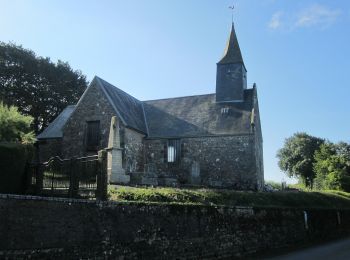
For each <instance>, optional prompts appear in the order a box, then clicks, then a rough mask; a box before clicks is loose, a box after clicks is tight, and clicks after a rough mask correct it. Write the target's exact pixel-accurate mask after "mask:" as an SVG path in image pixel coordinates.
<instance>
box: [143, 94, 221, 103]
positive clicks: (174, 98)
mask: <svg viewBox="0 0 350 260" xmlns="http://www.w3.org/2000/svg"><path fill="white" fill-rule="evenodd" d="M210 95H215V93H211V94H199V95H191V96H182V97H171V98H160V99H149V100H143V101H141V102H142V103H143V102H149V101H158V100H168V99H179V98H189V97H200V96H210Z"/></svg>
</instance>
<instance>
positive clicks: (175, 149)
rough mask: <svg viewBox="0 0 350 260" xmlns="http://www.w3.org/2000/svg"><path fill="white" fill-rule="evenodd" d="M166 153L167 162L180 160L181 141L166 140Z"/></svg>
mask: <svg viewBox="0 0 350 260" xmlns="http://www.w3.org/2000/svg"><path fill="white" fill-rule="evenodd" d="M167 154H168V156H167V161H168V163H176V162H178V161H179V160H180V155H181V143H180V140H179V139H170V140H168V149H167Z"/></svg>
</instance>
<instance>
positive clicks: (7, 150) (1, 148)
mask: <svg viewBox="0 0 350 260" xmlns="http://www.w3.org/2000/svg"><path fill="white" fill-rule="evenodd" d="M33 154H34V147H33V146H32V145H22V144H13V143H0V193H16V194H22V193H24V191H25V184H26V176H25V167H26V163H27V162H29V161H30V160H31V159H32V158H33Z"/></svg>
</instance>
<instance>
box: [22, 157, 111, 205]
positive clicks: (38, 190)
mask: <svg viewBox="0 0 350 260" xmlns="http://www.w3.org/2000/svg"><path fill="white" fill-rule="evenodd" d="M106 165H107V163H106V152H105V151H100V153H99V155H93V156H87V157H79V158H71V159H61V158H60V157H58V156H56V157H52V158H50V159H49V160H48V161H47V162H43V163H31V164H30V165H29V167H27V169H28V175H27V176H28V193H32V194H37V195H50V196H62V197H79V198H81V197H99V196H100V197H102V198H105V197H106V196H107V194H106V193H107V188H106V185H107V167H106Z"/></svg>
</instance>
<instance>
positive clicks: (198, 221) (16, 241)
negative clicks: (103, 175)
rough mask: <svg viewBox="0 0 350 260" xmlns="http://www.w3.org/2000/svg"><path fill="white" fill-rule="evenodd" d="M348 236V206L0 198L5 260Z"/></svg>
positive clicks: (227, 251) (214, 249)
mask: <svg viewBox="0 0 350 260" xmlns="http://www.w3.org/2000/svg"><path fill="white" fill-rule="evenodd" d="M305 212H306V214H307V224H306V223H305ZM349 234H350V211H349V210H316V209H314V210H307V209H306V210H301V209H278V208H274V209H271V208H250V207H242V208H239V207H235V208H234V207H212V206H193V205H192V206H191V205H146V204H131V203H124V204H121V203H113V202H105V203H102V202H94V201H84V200H69V199H58V198H55V199H50V198H39V197H34V198H33V197H23V196H22V197H20V196H18V197H16V196H12V197H11V196H10V197H9V196H4V195H2V196H0V256H2V257H10V258H11V257H14V256H16V257H23V256H24V258H26V257H29V256H31V257H32V258H34V259H35V258H40V259H42V258H44V259H45V258H64V259H67V258H68V259H69V258H72V259H75V258H78V257H81V258H94V257H101V256H104V257H106V258H110V259H117V258H121V257H124V258H125V259H141V258H143V259H175V258H177V259H179V258H195V259H198V258H199V259H217V258H232V257H237V256H248V255H250V254H254V253H259V254H260V253H263V252H269V251H271V250H273V249H275V248H285V247H290V246H295V245H299V244H305V243H310V242H315V241H323V240H327V239H330V238H337V237H340V236H342V235H349ZM14 254H15V255H14Z"/></svg>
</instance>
